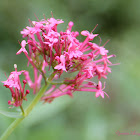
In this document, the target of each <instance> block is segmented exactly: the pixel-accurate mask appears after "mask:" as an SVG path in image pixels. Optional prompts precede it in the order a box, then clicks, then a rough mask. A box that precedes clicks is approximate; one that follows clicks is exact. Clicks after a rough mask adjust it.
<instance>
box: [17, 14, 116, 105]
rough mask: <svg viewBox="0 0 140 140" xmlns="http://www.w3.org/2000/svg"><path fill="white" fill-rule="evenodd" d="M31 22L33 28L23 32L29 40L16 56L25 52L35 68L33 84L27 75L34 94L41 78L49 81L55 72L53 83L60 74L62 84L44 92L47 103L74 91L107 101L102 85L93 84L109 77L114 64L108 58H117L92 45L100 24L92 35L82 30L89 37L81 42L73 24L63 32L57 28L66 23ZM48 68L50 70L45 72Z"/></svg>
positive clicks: (60, 21)
mask: <svg viewBox="0 0 140 140" xmlns="http://www.w3.org/2000/svg"><path fill="white" fill-rule="evenodd" d="M30 23H31V25H32V26H27V27H26V28H25V29H23V31H21V34H22V35H23V37H27V42H28V43H26V41H25V40H23V41H22V42H21V49H20V50H19V51H18V52H17V54H20V53H21V52H24V54H25V55H26V57H27V59H28V64H29V63H30V64H31V65H32V66H33V69H34V81H33V80H31V78H30V76H29V73H28V72H24V75H25V79H26V80H27V83H28V84H29V86H30V88H32V89H33V93H36V92H37V91H38V89H39V88H40V87H41V81H42V78H44V79H45V81H47V77H46V75H48V74H46V72H48V71H50V72H49V73H51V70H52V73H53V74H54V75H57V79H55V78H54V77H55V76H54V77H53V78H52V83H53V81H55V82H57V81H58V82H59V78H60V77H61V75H62V78H61V79H63V82H62V85H60V87H59V88H60V89H61V91H59V90H57V89H56V87H57V86H56V87H55V86H52V88H50V90H49V91H48V92H46V93H45V95H44V97H43V98H42V99H44V101H45V102H51V101H52V100H53V99H54V98H57V97H59V96H62V95H65V94H69V95H72V93H73V92H74V91H87V92H95V96H96V97H99V96H101V97H102V98H104V94H106V93H105V92H104V91H103V89H104V88H102V83H101V82H100V81H99V82H98V85H97V84H96V83H94V82H93V83H92V82H91V81H92V79H93V80H94V79H98V80H100V79H101V78H105V79H106V78H107V75H108V73H110V72H111V68H110V66H112V65H113V64H112V63H111V62H110V61H109V59H110V58H111V57H114V55H109V56H108V53H109V51H108V50H107V49H106V48H105V47H104V46H105V45H103V46H100V44H96V43H93V42H92V40H93V39H94V38H95V37H97V36H98V34H93V33H92V32H93V31H94V30H95V28H96V27H97V25H96V27H95V28H94V29H93V30H92V32H89V31H87V30H84V31H82V32H81V35H83V36H86V38H85V40H84V41H79V40H78V39H77V37H78V36H79V32H78V31H72V27H73V25H74V23H73V22H72V21H70V22H69V23H68V27H67V29H66V30H65V31H61V32H58V29H57V26H58V25H59V24H61V23H63V21H62V20H60V19H55V18H53V17H52V18H50V19H43V20H41V21H39V20H38V21H30ZM100 43H101V40H100ZM26 44H28V47H29V49H28V50H29V54H28V52H27V51H26V49H25V46H26ZM105 44H106V43H105ZM44 64H46V65H44ZM45 68H48V70H47V71H45ZM64 71H65V72H67V75H66V77H63V73H64ZM70 73H74V74H72V75H73V76H70V75H69V74H70ZM91 83H92V84H91ZM104 87H105V86H104ZM106 95H107V94H106ZM107 96H108V95H107Z"/></svg>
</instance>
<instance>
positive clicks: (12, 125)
mask: <svg viewBox="0 0 140 140" xmlns="http://www.w3.org/2000/svg"><path fill="white" fill-rule="evenodd" d="M48 86H49V84H46V85H44V86H43V87H42V88H41V90H40V91H39V93H38V94H37V95H36V96H35V98H34V99H33V101H32V102H31V103H30V105H29V106H28V107H27V108H26V110H25V112H24V116H23V117H22V118H18V119H16V120H15V121H14V122H13V123H12V124H11V125H10V126H9V127H8V128H7V130H6V131H5V132H4V133H3V135H2V136H1V138H0V140H6V139H7V138H8V136H9V135H10V134H11V133H12V132H13V130H14V129H15V128H16V127H17V126H18V125H19V124H20V122H21V121H22V120H24V118H26V117H27V116H28V115H29V113H30V112H31V111H32V109H33V108H34V106H35V105H36V104H37V103H38V102H39V100H40V98H41V97H42V95H43V94H44V92H45V91H46V89H47V88H48Z"/></svg>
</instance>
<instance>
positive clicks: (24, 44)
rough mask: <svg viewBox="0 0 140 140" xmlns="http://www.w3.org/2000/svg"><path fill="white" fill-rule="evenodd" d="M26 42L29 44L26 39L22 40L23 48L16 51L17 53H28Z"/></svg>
mask: <svg viewBox="0 0 140 140" xmlns="http://www.w3.org/2000/svg"><path fill="white" fill-rule="evenodd" d="M26 44H27V43H26V41H25V40H22V42H21V49H20V50H19V51H18V52H17V53H16V55H18V54H20V53H21V52H24V53H25V54H28V52H27V51H26V49H25V46H26Z"/></svg>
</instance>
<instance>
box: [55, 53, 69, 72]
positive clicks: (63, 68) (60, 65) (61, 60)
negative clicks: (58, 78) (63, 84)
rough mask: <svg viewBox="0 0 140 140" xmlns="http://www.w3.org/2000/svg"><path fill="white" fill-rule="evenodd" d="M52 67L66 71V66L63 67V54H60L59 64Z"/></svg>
mask: <svg viewBox="0 0 140 140" xmlns="http://www.w3.org/2000/svg"><path fill="white" fill-rule="evenodd" d="M54 69H58V70H63V71H66V68H65V56H64V55H61V56H60V64H58V65H56V66H55V67H54Z"/></svg>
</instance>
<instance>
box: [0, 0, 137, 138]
mask: <svg viewBox="0 0 140 140" xmlns="http://www.w3.org/2000/svg"><path fill="white" fill-rule="evenodd" d="M51 11H52V12H53V16H54V17H55V18H57V19H63V20H64V21H65V23H64V24H63V25H60V26H59V27H60V28H59V29H60V30H65V29H66V27H67V24H68V22H69V21H73V22H74V27H73V30H77V31H79V32H81V31H82V30H89V31H91V30H92V29H93V28H94V27H95V25H96V24H99V25H98V27H97V28H96V30H95V33H99V34H100V37H101V38H102V45H103V44H104V43H105V42H106V41H107V40H108V39H110V42H109V43H108V44H107V45H106V46H105V47H106V48H107V49H109V50H110V54H116V55H117V57H116V58H112V59H111V61H112V62H113V63H120V65H118V66H112V73H111V74H109V75H108V79H107V82H106V89H105V91H106V92H107V93H108V94H109V96H110V98H109V99H108V98H105V99H102V98H97V99H96V98H95V94H94V93H84V92H76V93H74V98H73V99H71V98H69V97H67V96H64V97H60V98H58V99H56V100H54V102H52V103H51V104H45V105H42V103H41V102H40V103H39V104H38V105H37V107H36V108H35V109H34V110H33V111H32V113H31V114H30V115H29V116H28V118H26V119H25V120H24V121H23V122H22V123H21V124H20V125H19V126H18V127H17V129H16V130H15V131H14V133H13V134H12V135H11V136H10V137H9V138H8V140H32V139H33V140H38V139H39V140H132V139H134V140H140V136H136V135H120V136H118V135H117V134H116V132H117V131H120V132H131V131H136V132H137V133H140V86H139V84H140V54H139V53H140V0H1V1H0V81H3V80H6V77H5V75H4V72H5V73H6V74H7V75H9V73H10V72H11V71H13V70H14V69H13V64H15V63H16V64H17V65H18V70H21V69H28V70H29V69H30V68H26V62H27V60H26V58H25V56H24V55H23V54H21V55H19V56H16V52H17V51H18V50H19V48H20V45H19V43H18V40H19V41H21V40H22V36H21V35H20V31H21V30H22V29H23V28H25V27H26V26H27V25H29V23H28V19H31V20H36V18H35V16H34V14H36V15H37V17H38V18H39V19H42V18H43V14H45V17H46V18H50V17H51ZM80 39H83V38H81V37H80ZM97 42H99V40H97ZM32 98H33V96H32V95H31V94H30V95H29V99H28V102H27V103H24V107H26V106H27V105H28V104H29V102H30V100H31V99H32ZM10 99H11V96H10V91H9V90H8V89H6V88H4V87H3V85H2V83H1V84H0V110H7V111H10V110H11V111H13V110H15V109H9V108H8V107H9V106H8V104H7V101H8V100H10ZM13 120H14V119H11V118H7V117H5V116H3V115H0V135H1V134H2V133H3V132H4V130H5V129H6V128H7V127H8V126H9V124H11V122H12V121H13Z"/></svg>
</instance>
